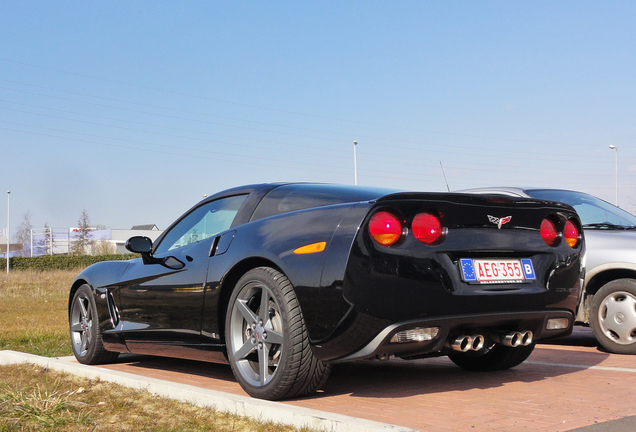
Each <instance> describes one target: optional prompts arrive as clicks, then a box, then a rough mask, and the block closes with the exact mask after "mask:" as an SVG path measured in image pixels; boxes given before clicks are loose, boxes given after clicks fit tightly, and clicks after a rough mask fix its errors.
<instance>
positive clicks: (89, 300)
mask: <svg viewBox="0 0 636 432" xmlns="http://www.w3.org/2000/svg"><path fill="white" fill-rule="evenodd" d="M69 329H70V333H71V345H72V347H73V354H75V358H76V359H77V361H78V362H80V363H83V364H100V363H111V362H113V361H115V360H116V359H117V357H118V356H119V353H117V352H111V351H106V349H105V348H104V344H103V343H102V333H101V330H100V328H99V320H98V318H97V306H96V305H95V298H94V297H93V291H92V290H91V288H90V287H89V286H88V285H86V284H84V285H82V286H80V287H79V289H78V290H77V291H76V292H75V295H74V296H73V303H72V304H71V313H70V315H69Z"/></svg>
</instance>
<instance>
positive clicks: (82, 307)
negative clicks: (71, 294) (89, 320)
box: [77, 297, 88, 319]
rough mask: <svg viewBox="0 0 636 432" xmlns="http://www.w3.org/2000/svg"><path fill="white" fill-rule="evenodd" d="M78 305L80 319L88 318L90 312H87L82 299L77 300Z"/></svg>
mask: <svg viewBox="0 0 636 432" xmlns="http://www.w3.org/2000/svg"><path fill="white" fill-rule="evenodd" d="M77 303H78V304H79V307H80V319H84V318H86V316H87V315H88V311H87V310H86V305H85V304H84V301H83V300H82V297H78V298H77Z"/></svg>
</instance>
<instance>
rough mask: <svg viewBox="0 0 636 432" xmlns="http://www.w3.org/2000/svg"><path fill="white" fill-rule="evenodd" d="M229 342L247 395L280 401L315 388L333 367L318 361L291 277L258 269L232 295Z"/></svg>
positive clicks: (233, 363) (230, 355) (234, 367)
mask: <svg viewBox="0 0 636 432" xmlns="http://www.w3.org/2000/svg"><path fill="white" fill-rule="evenodd" d="M225 340H226V344H227V353H228V359H229V362H230V366H231V367H232V372H233V373H234V376H235V377H236V379H237V381H238V382H239V384H240V385H241V387H242V388H243V390H245V392H246V393H247V394H249V395H250V396H252V397H257V398H260V399H268V400H278V399H283V398H291V397H296V396H303V395H306V394H309V393H312V392H314V391H316V390H317V389H318V388H319V387H320V386H321V385H322V384H323V383H324V382H325V381H326V380H327V377H328V376H329V373H330V371H331V366H330V365H329V364H328V363H325V362H322V361H320V360H318V358H316V357H315V356H314V354H313V352H312V351H311V348H310V347H309V339H308V335H307V330H306V328H305V322H304V320H303V316H302V312H301V311H300V305H299V304H298V300H297V298H296V295H295V293H294V290H293V288H292V286H291V283H290V282H289V280H288V279H287V278H286V277H285V276H284V275H283V274H282V273H280V272H278V271H276V270H274V269H272V268H269V267H259V268H256V269H253V270H251V271H249V272H247V273H246V274H245V275H244V276H243V277H242V278H241V279H240V280H239V281H238V283H237V284H236V287H235V289H234V292H233V293H232V296H231V297H230V302H229V304H228V309H227V316H226V322H225Z"/></svg>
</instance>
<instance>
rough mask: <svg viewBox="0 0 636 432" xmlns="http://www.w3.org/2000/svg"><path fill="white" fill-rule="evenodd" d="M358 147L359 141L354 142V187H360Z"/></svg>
mask: <svg viewBox="0 0 636 432" xmlns="http://www.w3.org/2000/svg"><path fill="white" fill-rule="evenodd" d="M357 146H358V141H354V142H353V175H354V183H353V184H354V185H356V186H357V185H358V155H357V153H356V147H357Z"/></svg>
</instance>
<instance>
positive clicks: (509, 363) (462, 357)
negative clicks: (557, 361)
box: [448, 344, 535, 371]
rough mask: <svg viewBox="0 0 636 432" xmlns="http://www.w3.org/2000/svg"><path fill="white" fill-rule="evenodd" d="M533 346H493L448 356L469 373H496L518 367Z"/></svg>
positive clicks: (530, 352) (528, 355)
mask: <svg viewBox="0 0 636 432" xmlns="http://www.w3.org/2000/svg"><path fill="white" fill-rule="evenodd" d="M534 345H535V344H530V345H527V346H520V347H508V346H505V345H499V344H497V345H494V346H492V347H490V348H482V349H481V350H479V351H468V352H457V353H452V354H449V355H448V358H450V359H451V360H452V361H453V363H455V364H456V365H457V366H459V367H462V368H464V369H466V370H470V371H496V370H503V369H509V368H511V367H515V366H517V365H520V364H521V363H523V362H524V361H526V359H527V358H528V357H530V354H532V350H534Z"/></svg>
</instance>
